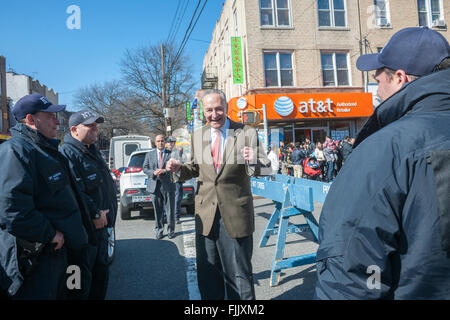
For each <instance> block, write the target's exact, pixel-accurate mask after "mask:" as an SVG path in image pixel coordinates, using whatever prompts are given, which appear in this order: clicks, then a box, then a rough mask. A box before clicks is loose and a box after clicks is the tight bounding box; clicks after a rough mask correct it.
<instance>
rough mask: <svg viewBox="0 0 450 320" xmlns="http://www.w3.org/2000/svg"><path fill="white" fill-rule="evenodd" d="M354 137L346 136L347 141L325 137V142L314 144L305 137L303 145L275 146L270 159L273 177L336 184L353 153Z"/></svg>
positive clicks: (283, 144) (271, 148) (298, 143)
mask: <svg viewBox="0 0 450 320" xmlns="http://www.w3.org/2000/svg"><path fill="white" fill-rule="evenodd" d="M354 142H355V139H354V138H350V137H349V136H346V137H345V138H344V140H333V139H331V138H330V137H329V136H326V138H325V140H324V141H323V142H320V141H316V143H314V142H312V141H311V139H309V138H306V139H305V141H302V142H298V141H297V142H295V143H294V142H289V143H286V144H285V143H284V141H280V145H279V146H275V145H272V146H271V147H270V150H269V155H268V156H269V159H270V160H271V162H272V170H273V173H274V174H277V173H281V174H286V175H290V176H294V177H296V178H306V179H312V180H319V181H324V182H333V180H334V178H335V177H336V175H337V174H338V172H339V170H340V169H341V168H342V166H343V165H344V163H345V161H346V160H347V158H348V156H349V155H350V153H351V152H352V150H353V147H352V146H353V143H354Z"/></svg>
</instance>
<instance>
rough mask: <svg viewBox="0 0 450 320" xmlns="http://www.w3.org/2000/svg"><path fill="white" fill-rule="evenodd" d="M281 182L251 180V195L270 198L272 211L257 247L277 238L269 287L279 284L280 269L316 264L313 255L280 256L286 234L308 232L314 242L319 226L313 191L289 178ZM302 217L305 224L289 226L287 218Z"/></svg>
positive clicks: (259, 179) (260, 179)
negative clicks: (272, 206)
mask: <svg viewBox="0 0 450 320" xmlns="http://www.w3.org/2000/svg"><path fill="white" fill-rule="evenodd" d="M286 179H287V180H286V181H284V183H283V182H279V181H270V180H268V179H263V178H253V179H252V192H253V195H257V196H261V197H264V198H267V199H271V200H272V201H273V202H274V203H275V210H274V212H273V213H272V215H271V217H270V219H269V222H268V224H267V226H266V229H265V230H264V233H263V235H262V238H261V241H260V244H259V246H260V247H261V248H262V247H265V246H266V245H267V242H268V240H269V238H270V236H272V235H277V245H276V249H275V254H274V257H273V260H272V266H271V275H270V285H271V286H276V285H278V283H279V281H280V275H281V270H283V269H288V268H293V267H298V266H302V265H306V264H311V263H315V262H316V253H315V252H314V253H310V254H304V255H300V256H295V257H286V258H285V257H283V251H284V247H285V245H286V235H287V234H289V233H297V234H301V233H304V232H308V231H311V232H312V234H313V236H314V241H315V242H318V231H319V224H318V223H317V221H316V219H315V218H314V216H313V214H312V212H313V211H314V202H313V190H312V188H311V187H307V186H301V185H295V184H293V183H291V181H290V180H289V178H286ZM297 215H302V216H303V217H304V219H305V220H306V224H298V225H297V224H290V223H289V218H290V217H293V216H297Z"/></svg>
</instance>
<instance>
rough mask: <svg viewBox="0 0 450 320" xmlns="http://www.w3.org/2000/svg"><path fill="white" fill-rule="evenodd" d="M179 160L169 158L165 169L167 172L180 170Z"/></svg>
mask: <svg viewBox="0 0 450 320" xmlns="http://www.w3.org/2000/svg"><path fill="white" fill-rule="evenodd" d="M180 167H181V162H180V161H178V160H175V159H169V161H167V163H166V170H167V171H169V172H177V171H178V170H180Z"/></svg>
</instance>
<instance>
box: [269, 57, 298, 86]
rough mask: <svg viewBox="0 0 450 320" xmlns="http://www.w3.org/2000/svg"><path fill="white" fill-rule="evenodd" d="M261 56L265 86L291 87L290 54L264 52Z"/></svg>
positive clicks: (292, 81) (292, 78)
mask: <svg viewBox="0 0 450 320" xmlns="http://www.w3.org/2000/svg"><path fill="white" fill-rule="evenodd" d="M263 55H264V79H265V86H266V87H288V86H293V85H294V76H293V69H292V52H281V51H266V52H264V53H263Z"/></svg>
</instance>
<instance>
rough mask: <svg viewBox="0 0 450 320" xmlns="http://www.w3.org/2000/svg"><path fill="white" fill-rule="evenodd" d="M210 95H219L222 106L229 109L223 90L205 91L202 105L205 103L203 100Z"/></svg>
mask: <svg viewBox="0 0 450 320" xmlns="http://www.w3.org/2000/svg"><path fill="white" fill-rule="evenodd" d="M208 94H218V95H220V100H221V102H222V105H223V106H225V108H226V107H228V103H227V97H226V95H225V93H224V92H223V91H222V90H219V89H207V90H205V91H204V92H203V96H202V99H201V100H202V103H203V100H204V99H205V97H206V96H207V95H208Z"/></svg>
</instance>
